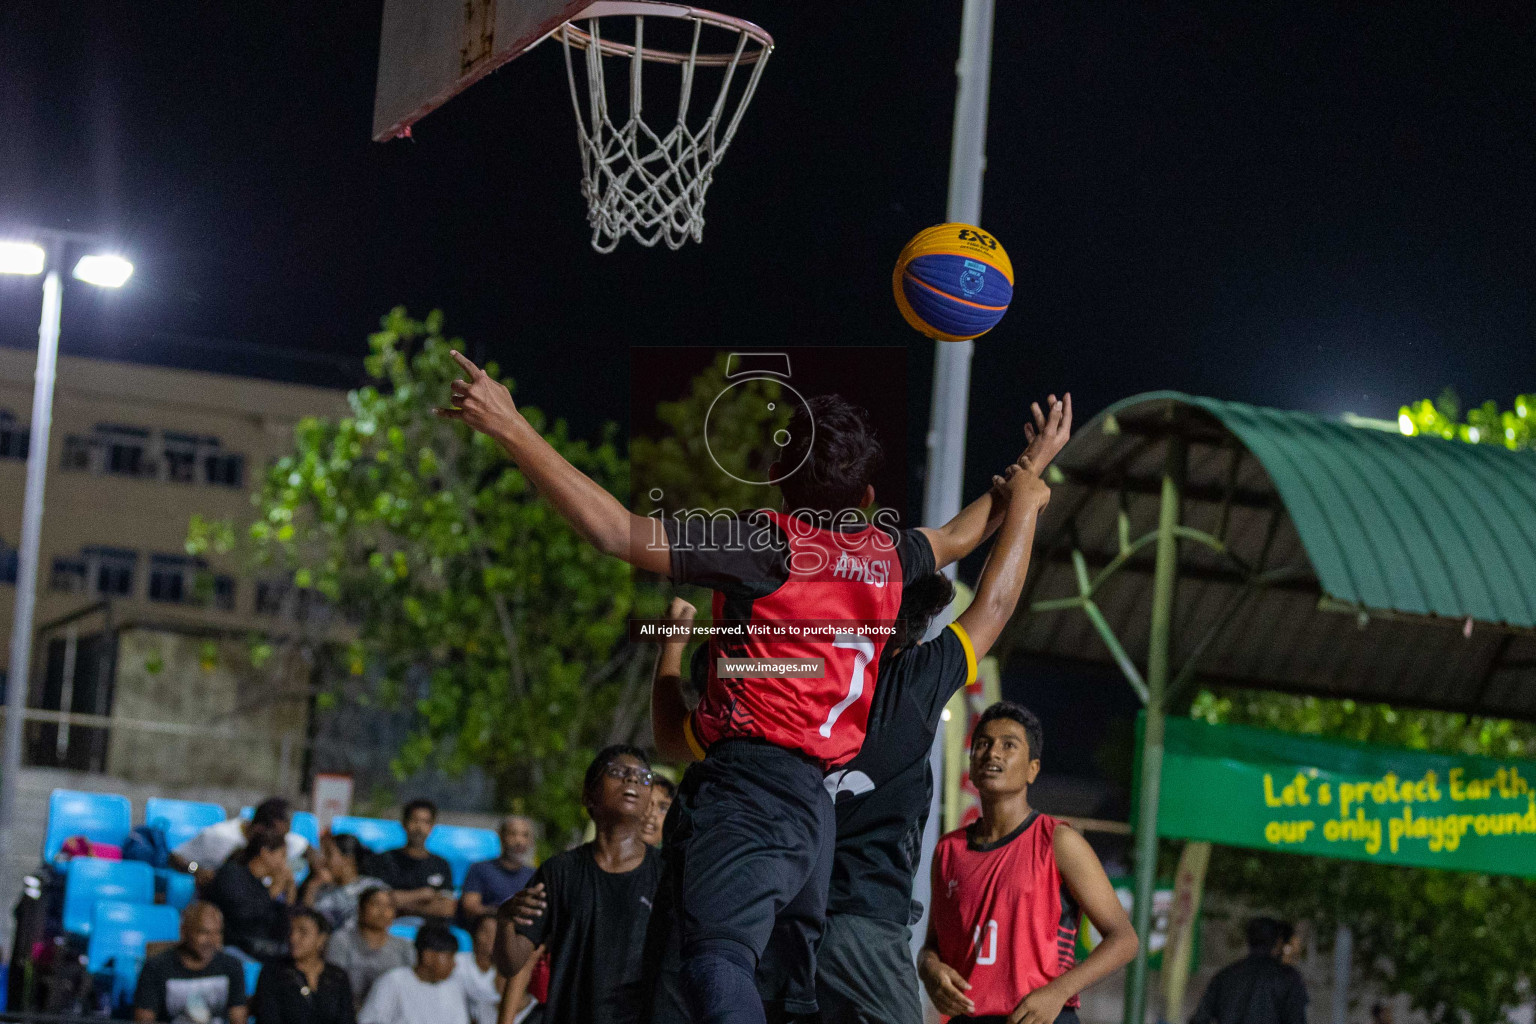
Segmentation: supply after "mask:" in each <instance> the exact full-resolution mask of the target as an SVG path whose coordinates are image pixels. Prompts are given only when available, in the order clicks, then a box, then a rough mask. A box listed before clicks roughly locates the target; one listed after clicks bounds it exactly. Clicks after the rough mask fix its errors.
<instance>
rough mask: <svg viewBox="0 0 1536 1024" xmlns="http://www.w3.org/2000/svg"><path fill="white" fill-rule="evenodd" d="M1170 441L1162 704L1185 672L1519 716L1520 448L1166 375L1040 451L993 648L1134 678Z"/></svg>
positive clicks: (1530, 531) (1527, 505)
mask: <svg viewBox="0 0 1536 1024" xmlns="http://www.w3.org/2000/svg"><path fill="white" fill-rule="evenodd" d="M1171 442H1172V443H1176V444H1177V445H1178V447H1179V449H1180V450H1181V454H1180V455H1179V457H1178V460H1177V461H1179V462H1182V467H1181V469H1180V471H1181V472H1182V487H1181V488H1180V490H1181V495H1180V499H1179V505H1178V519H1177V522H1178V524H1179V533H1180V541H1181V543H1180V544H1179V545H1178V563H1177V564H1178V574H1177V582H1176V584H1175V587H1176V589H1175V597H1174V600H1173V602H1172V623H1171V625H1172V628H1171V637H1170V652H1169V660H1170V665H1171V670H1170V673H1171V674H1172V673H1177V677H1176V678H1175V679H1174V680H1173V683H1172V685H1171V687H1170V690H1169V692H1168V694H1167V696H1168V707H1169V709H1170V710H1173V709H1174V708H1175V702H1176V701H1177V700H1178V699H1179V698H1180V697H1183V696H1187V695H1188V694H1189V692H1190V691H1191V690H1192V689H1193V684H1194V683H1195V681H1197V680H1203V681H1205V682H1208V683H1215V684H1222V685H1235V686H1244V687H1253V688H1263V689H1275V690H1281V691H1289V692H1299V693H1313V694H1318V695H1323V696H1332V697H1350V698H1355V699H1362V700H1382V701H1390V702H1393V703H1397V704H1402V705H1414V706H1421V707H1429V708H1440V709H1445V710H1456V711H1466V712H1473V713H1479V714H1489V715H1499V716H1505V717H1511V718H1523V719H1536V455H1533V454H1532V453H1529V452H1510V451H1507V450H1505V449H1503V448H1498V447H1494V446H1491V445H1468V444H1463V443H1461V442H1455V441H1445V440H1441V439H1439V438H1430V437H1404V436H1402V435H1401V434H1398V433H1395V432H1387V431H1382V430H1376V429H1369V428H1364V427H1358V426H1352V425H1350V424H1348V423H1345V422H1342V421H1337V420H1328V419H1323V418H1320V417H1317V416H1312V415H1309V414H1306V413H1298V412H1285V411H1281V410H1276V409H1264V408H1258V407H1254V406H1249V405H1242V404H1239V403H1236V402H1223V401H1218V400H1215V399H1210V398H1198V397H1193V396H1190V395H1184V394H1179V393H1177V392H1168V391H1163V392H1153V393H1149V394H1144V395H1138V396H1136V397H1133V398H1128V399H1126V400H1124V401H1122V402H1119V403H1117V404H1116V405H1114V406H1112V407H1111V408H1109V409H1107V410H1105V412H1103V413H1101V414H1100V415H1099V416H1098V417H1097V418H1095V419H1094V420H1093V421H1092V422H1091V423H1089V424H1088V425H1087V426H1086V427H1085V428H1083V429H1082V430H1081V431H1080V432H1079V433H1078V435H1077V436H1076V437H1075V438H1073V440H1072V442H1071V443H1070V444H1068V446H1067V447H1066V449H1065V450H1064V451H1063V452H1062V454H1061V456H1060V457H1059V458H1058V460H1057V463H1056V465H1057V467H1059V470H1060V472H1059V473H1056V472H1053V474H1052V475H1053V478H1054V479H1053V483H1054V489H1055V496H1054V497H1053V499H1052V501H1051V505H1050V507H1049V508H1048V509H1047V511H1046V516H1045V521H1044V523H1043V524H1042V529H1041V531H1040V542H1039V550H1037V553H1036V562H1035V567H1034V569H1032V573H1031V574H1032V580H1031V583H1030V592H1029V595H1028V599H1027V600H1026V601H1025V602H1021V609H1020V613H1019V616H1018V618H1016V619H1015V621H1014V623H1013V624H1012V626H1011V628H1010V632H1009V638H1008V639H1009V641H1010V643H1009V646H1008V649H1009V650H1010V651H1011V652H1020V653H1025V652H1027V653H1033V654H1043V655H1054V656H1058V657H1065V658H1074V659H1082V660H1090V661H1107V660H1116V661H1119V662H1120V663H1121V666H1122V668H1123V669H1126V670H1127V675H1128V676H1130V678H1131V680H1132V685H1133V686H1136V687H1137V688H1138V692H1142V695H1143V697H1144V698H1145V692H1144V689H1145V686H1144V683H1140V684H1139V682H1138V680H1139V676H1140V669H1139V668H1138V666H1145V665H1146V664H1147V663H1148V661H1147V654H1148V644H1149V640H1150V636H1149V634H1150V620H1151V605H1152V569H1153V561H1154V551H1153V548H1154V544H1155V531H1156V526H1157V522H1158V511H1159V504H1160V498H1161V495H1162V490H1163V487H1162V479H1163V476H1164V474H1165V472H1166V471H1167V470H1168V469H1169V467H1170V466H1172V465H1173V463H1171V462H1170V459H1169V456H1170V443H1171ZM1085 585H1086V588H1087V592H1088V593H1089V594H1090V595H1091V597H1090V599H1089V600H1088V601H1087V602H1085V601H1084V600H1083V595H1084V593H1085ZM1089 605H1091V606H1092V607H1091V608H1090V607H1088V606H1089ZM1084 611H1087V612H1088V614H1087V615H1084V614H1083V612H1084ZM1116 645H1118V647H1119V649H1118V650H1116V649H1115V648H1116Z"/></svg>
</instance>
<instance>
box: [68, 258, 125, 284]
mask: <svg viewBox="0 0 1536 1024" xmlns="http://www.w3.org/2000/svg"><path fill="white" fill-rule="evenodd" d="M132 276H133V264H132V263H129V262H128V261H127V260H125V259H123V258H122V257H121V256H115V255H112V254H110V253H103V254H101V255H97V256H82V257H80V262H79V263H76V264H75V279H76V280H78V281H84V282H85V283H86V284H94V285H98V286H100V287H102V288H121V287H122V286H123V284H124V282H126V281H127V280H128V278H130V277H132Z"/></svg>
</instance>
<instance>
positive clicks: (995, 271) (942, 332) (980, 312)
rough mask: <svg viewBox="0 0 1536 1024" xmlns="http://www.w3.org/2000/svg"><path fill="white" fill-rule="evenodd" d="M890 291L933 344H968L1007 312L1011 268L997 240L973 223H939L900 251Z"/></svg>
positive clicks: (899, 306) (914, 323) (904, 315)
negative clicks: (954, 342) (941, 342)
mask: <svg viewBox="0 0 1536 1024" xmlns="http://www.w3.org/2000/svg"><path fill="white" fill-rule="evenodd" d="M891 288H892V290H893V291H895V293H896V308H897V309H899V310H901V315H902V316H903V317H905V318H906V321H907V323H909V324H911V325H912V327H913V329H914V330H917V331H920V332H921V333H923V334H926V335H927V336H928V337H930V338H933V339H934V340H935V341H969V340H970V339H971V338H977V337H980V336H981V335H983V334H986V333H987V332H988V331H990V330H991V329H992V328H994V327H996V326H997V322H998V321H999V320H1001V319H1002V318H1003V314H1004V313H1006V312H1008V303H1009V301H1010V300H1011V299H1012V298H1013V264H1012V263H1011V262H1010V261H1009V259H1008V254H1007V253H1006V252H1004V251H1003V247H1002V246H1001V245H999V244H998V242H997V239H995V238H993V237H992V236H991V235H989V234H987V233H986V232H985V231H983V230H981V229H980V228H978V227H976V226H975V225H972V224H940V225H938V226H937V227H931V228H929V229H927V230H926V231H920V232H918V234H917V237H915V238H913V239H912V241H910V242H908V243H907V245H906V248H904V249H902V250H901V255H900V256H898V257H897V258H896V273H895V274H894V275H893V276H892V278H891Z"/></svg>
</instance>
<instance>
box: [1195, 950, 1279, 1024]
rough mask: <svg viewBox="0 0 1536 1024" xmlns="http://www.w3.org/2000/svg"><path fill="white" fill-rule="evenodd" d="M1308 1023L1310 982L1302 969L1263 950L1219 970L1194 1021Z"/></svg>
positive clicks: (1207, 1023)
mask: <svg viewBox="0 0 1536 1024" xmlns="http://www.w3.org/2000/svg"><path fill="white" fill-rule="evenodd" d="M1217 1021H1220V1022H1221V1024H1306V1021H1307V986H1306V984H1305V983H1304V982H1303V981H1302V978H1301V973H1300V972H1299V971H1297V970H1296V968H1294V967H1292V966H1290V965H1289V964H1283V963H1281V962H1280V961H1279V960H1277V959H1275V958H1274V957H1272V956H1266V955H1264V954H1263V953H1250V954H1249V955H1248V956H1247V957H1246V958H1245V959H1242V960H1239V961H1238V962H1237V963H1235V964H1228V965H1227V966H1226V967H1223V968H1222V969H1221V970H1219V971H1217V972H1216V977H1214V978H1212V979H1211V983H1210V985H1208V986H1207V987H1206V990H1205V995H1204V996H1202V997H1201V998H1200V1005H1199V1006H1198V1007H1196V1009H1195V1015H1194V1016H1193V1017H1191V1018H1190V1024H1215V1022H1217Z"/></svg>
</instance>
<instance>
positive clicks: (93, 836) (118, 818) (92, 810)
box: [43, 789, 133, 863]
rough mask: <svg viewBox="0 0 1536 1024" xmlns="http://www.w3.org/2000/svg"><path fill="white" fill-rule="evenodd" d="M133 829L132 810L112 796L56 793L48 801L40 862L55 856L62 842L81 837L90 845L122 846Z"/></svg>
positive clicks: (67, 790)
mask: <svg viewBox="0 0 1536 1024" xmlns="http://www.w3.org/2000/svg"><path fill="white" fill-rule="evenodd" d="M132 828H133V806H132V805H131V804H129V803H128V798H127V797H125V796H118V795H117V794H116V793H81V792H79V791H77V790H73V789H56V790H54V791H53V795H52V796H50V797H49V798H48V831H47V832H46V833H45V835H44V836H43V860H45V861H48V862H49V863H52V862H53V859H54V858H55V857H57V856H58V855H59V850H61V849H62V848H63V846H64V840H66V839H68V838H69V837H71V836H85V838H87V839H89V840H90V841H91V842H93V843H110V844H111V845H113V846H122V845H123V842H124V840H126V839H127V838H128V832H129V830H130V829H132Z"/></svg>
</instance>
